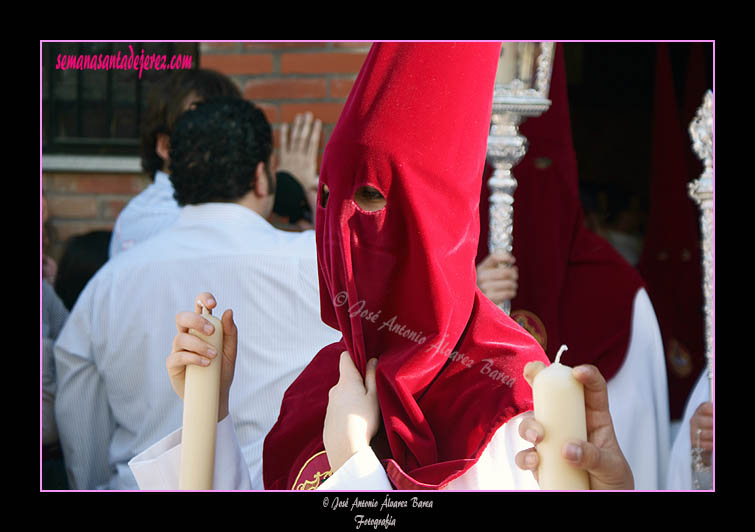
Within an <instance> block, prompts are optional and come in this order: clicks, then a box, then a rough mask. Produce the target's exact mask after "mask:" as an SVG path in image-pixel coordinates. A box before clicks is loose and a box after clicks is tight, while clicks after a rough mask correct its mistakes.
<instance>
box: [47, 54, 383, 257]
mask: <svg viewBox="0 0 755 532" xmlns="http://www.w3.org/2000/svg"><path fill="white" fill-rule="evenodd" d="M369 47H370V43H367V42H335V43H333V42H298V43H291V42H285V43H284V42H280V43H278V42H271V43H243V42H216V43H213V42H206V43H200V58H199V66H200V67H201V68H210V69H214V70H218V71H220V72H222V73H224V74H226V75H228V76H229V77H231V78H232V79H233V80H234V81H235V82H236V83H237V84H238V85H239V87H240V88H241V90H242V92H243V94H244V97H245V98H247V99H250V100H252V101H254V102H255V103H257V104H258V105H259V106H260V107H261V108H262V109H263V110H264V112H265V114H266V115H267V117H268V120H270V123H271V124H272V125H273V131H274V135H275V141H276V143H277V141H278V134H279V131H280V126H281V124H282V123H284V122H291V121H292V120H293V118H294V116H295V115H296V114H297V113H300V112H304V111H311V112H312V113H313V114H314V116H315V118H319V119H320V120H322V122H323V135H322V140H321V145H320V155H322V150H323V147H324V146H325V143H326V142H327V139H328V138H329V136H330V133H331V132H332V130H333V126H334V125H335V123H336V121H337V120H338V117H339V115H340V113H341V109H342V108H343V104H344V103H345V101H346V97H347V96H348V94H349V90H350V89H351V86H352V84H353V83H354V80H355V79H356V75H357V73H358V72H359V69H360V68H361V66H362V63H363V62H364V58H365V57H366V55H367V52H368V50H369ZM150 182H151V180H150V178H149V177H148V176H146V175H143V174H139V173H109V174H108V173H91V172H84V171H81V172H79V171H75V170H73V171H71V170H68V171H66V172H51V171H50V172H44V173H43V175H42V183H43V190H44V194H45V198H46V199H47V202H48V210H49V213H50V220H49V223H48V227H50V228H51V235H50V248H49V253H50V254H51V255H52V256H53V258H56V259H58V258H59V257H60V254H61V253H62V249H63V245H64V243H65V241H66V240H67V239H68V238H69V237H71V236H73V235H76V234H80V233H84V232H87V231H91V230H95V229H111V228H112V226H113V223H114V222H115V218H116V217H117V216H118V213H119V212H120V210H121V209H122V208H123V206H125V205H126V203H127V202H128V201H129V199H130V198H132V197H133V196H134V195H136V194H138V193H139V192H140V191H141V190H143V189H144V188H145V187H146V186H147V185H149V183H150Z"/></svg>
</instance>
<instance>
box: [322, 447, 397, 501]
mask: <svg viewBox="0 0 755 532" xmlns="http://www.w3.org/2000/svg"><path fill="white" fill-rule="evenodd" d="M317 489H318V490H325V491H328V490H330V491H355V490H356V491H368V490H375V491H390V490H392V489H393V486H391V482H390V481H389V480H388V475H387V474H386V473H385V469H383V465H382V464H381V463H380V460H378V458H377V456H375V453H374V452H373V451H372V448H371V447H365V448H364V449H362V450H360V451H358V452H357V453H355V454H354V455H353V456H352V457H351V458H349V459H348V460H347V461H346V463H345V464H343V465H342V466H341V467H340V468H338V470H337V471H336V472H335V473H333V475H332V476H331V477H330V478H328V479H327V480H326V481H325V482H323V483H322V484H320V487H318V488H317Z"/></svg>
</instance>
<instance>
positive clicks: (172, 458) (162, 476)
mask: <svg viewBox="0 0 755 532" xmlns="http://www.w3.org/2000/svg"><path fill="white" fill-rule="evenodd" d="M180 462H181V429H177V430H176V431H174V432H172V433H170V434H169V435H167V436H166V437H165V438H163V439H162V440H160V441H158V442H157V443H155V444H154V445H152V446H150V447H148V448H147V449H146V450H144V451H143V452H141V453H139V454H138V455H136V456H135V457H134V458H132V459H131V460H130V461H129V463H128V465H129V467H130V468H131V472H132V473H133V474H134V477H135V478H136V482H137V484H138V485H139V489H141V490H177V489H178V476H179V471H180ZM248 489H251V481H250V479H249V469H248V467H247V465H246V461H245V460H244V456H243V455H242V453H241V446H240V445H239V442H238V438H237V436H236V431H235V430H234V427H233V422H232V421H231V416H226V417H225V418H224V419H223V420H222V421H220V422H219V423H218V426H217V434H216V438H215V476H214V478H213V490H248Z"/></svg>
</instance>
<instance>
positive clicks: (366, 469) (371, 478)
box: [318, 414, 540, 491]
mask: <svg viewBox="0 0 755 532" xmlns="http://www.w3.org/2000/svg"><path fill="white" fill-rule="evenodd" d="M525 415H526V414H520V415H518V416H516V417H514V418H511V419H510V420H509V421H508V422H506V423H505V424H503V425H502V426H501V427H500V428H499V429H498V431H497V432H496V433H495V435H493V438H492V439H491V440H490V443H489V444H488V446H487V447H486V448H485V450H484V451H483V453H482V455H481V456H480V459H479V460H478V461H477V463H475V465H473V466H472V467H471V468H470V469H469V470H467V471H466V472H465V473H464V474H463V475H461V476H460V477H458V478H456V479H454V480H452V481H451V482H449V484H448V485H447V486H446V487H445V488H444V489H446V490H539V489H540V486H539V485H538V484H537V482H536V481H535V477H534V476H533V474H532V473H531V472H530V471H524V470H522V469H519V467H517V465H516V461H515V457H516V455H517V453H518V452H519V451H523V450H525V449H529V448H530V447H532V444H530V443H529V442H527V441H526V440H524V439H523V438H522V437H521V436H519V424H520V423H521V422H522V420H523V419H524V416H525ZM318 489H320V490H332V491H353V490H356V491H370V490H374V491H388V490H392V489H393V487H392V485H391V482H390V481H389V480H388V475H387V474H386V472H385V469H383V466H382V464H381V463H380V461H379V460H378V459H377V457H376V456H375V453H374V452H373V451H372V449H371V448H369V447H367V448H365V449H363V450H361V451H359V452H358V453H356V454H355V455H354V456H352V457H351V458H349V460H347V461H346V463H345V464H344V465H343V466H341V467H340V468H339V469H338V471H336V472H335V473H333V476H331V477H330V478H328V479H327V480H326V481H325V482H323V483H322V484H321V485H320V487H319V488H318Z"/></svg>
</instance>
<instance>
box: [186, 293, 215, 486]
mask: <svg viewBox="0 0 755 532" xmlns="http://www.w3.org/2000/svg"><path fill="white" fill-rule="evenodd" d="M202 316H203V317H204V318H205V319H206V320H207V321H209V322H210V323H212V325H213V326H214V327H215V331H214V332H213V333H212V334H211V335H210V336H206V335H204V334H202V333H200V332H198V331H195V330H194V329H189V332H190V333H191V334H193V335H195V336H197V337H199V338H201V339H202V340H204V341H206V342H208V343H210V344H211V345H212V346H213V347H214V348H215V352H216V353H217V356H216V357H215V358H213V359H212V360H211V361H210V364H209V365H208V366H197V365H194V364H190V365H188V366H186V381H185V384H184V412H183V429H182V436H181V463H180V470H179V471H180V473H179V481H178V488H179V489H181V490H211V489H212V478H213V474H214V471H215V432H216V428H217V423H218V403H219V394H220V366H221V359H222V358H223V357H222V353H223V326H222V324H221V322H220V320H219V319H218V318H216V317H215V316H212V315H211V314H210V312H209V311H208V310H207V309H206V308H204V307H203V308H202Z"/></svg>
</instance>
